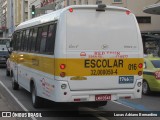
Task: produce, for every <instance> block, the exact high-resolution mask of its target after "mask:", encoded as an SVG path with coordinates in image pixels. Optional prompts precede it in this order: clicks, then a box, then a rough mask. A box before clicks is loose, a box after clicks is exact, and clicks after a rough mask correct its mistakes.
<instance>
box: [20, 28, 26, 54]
mask: <svg viewBox="0 0 160 120" xmlns="http://www.w3.org/2000/svg"><path fill="white" fill-rule="evenodd" d="M25 36H26V31H25V30H24V31H23V32H22V36H21V51H24V45H25Z"/></svg>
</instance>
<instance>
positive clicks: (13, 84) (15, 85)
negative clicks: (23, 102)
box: [12, 75, 19, 90]
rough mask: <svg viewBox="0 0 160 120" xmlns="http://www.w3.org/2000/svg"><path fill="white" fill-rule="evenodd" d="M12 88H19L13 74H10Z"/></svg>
mask: <svg viewBox="0 0 160 120" xmlns="http://www.w3.org/2000/svg"><path fill="white" fill-rule="evenodd" d="M12 89H13V90H18V89H19V84H18V83H17V82H16V81H15V79H14V75H12Z"/></svg>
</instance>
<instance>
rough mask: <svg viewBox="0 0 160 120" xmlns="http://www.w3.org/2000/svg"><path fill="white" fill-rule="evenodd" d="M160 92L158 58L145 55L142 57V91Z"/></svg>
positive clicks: (159, 59)
mask: <svg viewBox="0 0 160 120" xmlns="http://www.w3.org/2000/svg"><path fill="white" fill-rule="evenodd" d="M151 91H157V92H160V58H159V57H153V56H152V57H151V56H149V57H148V56H147V57H145V58H144V70H143V85H142V93H143V94H145V95H147V94H149V93H150V92H151Z"/></svg>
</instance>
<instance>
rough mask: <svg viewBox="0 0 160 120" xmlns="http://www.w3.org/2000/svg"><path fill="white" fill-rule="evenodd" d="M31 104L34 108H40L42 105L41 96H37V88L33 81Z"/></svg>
mask: <svg viewBox="0 0 160 120" xmlns="http://www.w3.org/2000/svg"><path fill="white" fill-rule="evenodd" d="M31 94H32V104H33V107H34V108H40V107H42V106H43V100H42V98H40V97H38V96H37V90H36V87H35V85H34V83H33V84H32V85H31Z"/></svg>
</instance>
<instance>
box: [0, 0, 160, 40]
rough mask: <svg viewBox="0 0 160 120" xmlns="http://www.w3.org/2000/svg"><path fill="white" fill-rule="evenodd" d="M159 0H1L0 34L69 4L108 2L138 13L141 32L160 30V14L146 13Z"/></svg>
mask: <svg viewBox="0 0 160 120" xmlns="http://www.w3.org/2000/svg"><path fill="white" fill-rule="evenodd" d="M157 2H159V0H0V36H3V37H7V36H10V35H11V34H12V33H13V31H14V30H15V27H16V26H17V25H19V24H20V23H21V22H23V21H26V20H28V19H31V18H33V15H32V6H33V5H34V6H35V15H34V17H36V16H40V15H42V14H46V13H49V12H52V11H54V10H57V9H60V8H64V7H66V6H69V5H84V4H85V5H87V4H89V5H95V4H100V3H103V4H106V5H113V6H120V7H125V8H128V9H130V10H131V12H133V13H134V14H135V15H136V18H137V20H138V23H139V26H140V29H141V32H150V31H160V24H159V21H160V16H158V15H152V14H147V13H144V12H143V10H144V8H145V7H146V6H149V5H152V4H155V3H157Z"/></svg>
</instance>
